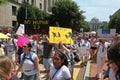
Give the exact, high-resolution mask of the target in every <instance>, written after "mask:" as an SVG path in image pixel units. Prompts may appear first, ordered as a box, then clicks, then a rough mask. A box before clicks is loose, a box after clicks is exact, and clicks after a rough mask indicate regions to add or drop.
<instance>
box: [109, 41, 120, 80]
mask: <svg viewBox="0 0 120 80" xmlns="http://www.w3.org/2000/svg"><path fill="white" fill-rule="evenodd" d="M107 55H108V60H109V65H110V67H111V69H112V70H113V72H114V73H115V78H116V79H114V80H120V42H116V43H115V44H113V45H112V46H111V47H110V49H109V50H108V54H107ZM110 80H113V79H110Z"/></svg>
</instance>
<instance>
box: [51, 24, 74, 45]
mask: <svg viewBox="0 0 120 80" xmlns="http://www.w3.org/2000/svg"><path fill="white" fill-rule="evenodd" d="M49 30H50V31H49V35H50V43H59V42H60V41H62V42H63V43H66V44H73V40H72V38H71V36H72V29H69V28H60V27H52V26H50V29H49Z"/></svg>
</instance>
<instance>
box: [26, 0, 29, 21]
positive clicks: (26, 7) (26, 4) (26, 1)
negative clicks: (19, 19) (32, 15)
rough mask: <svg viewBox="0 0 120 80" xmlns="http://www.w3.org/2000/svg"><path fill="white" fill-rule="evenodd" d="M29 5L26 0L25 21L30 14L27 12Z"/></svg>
mask: <svg viewBox="0 0 120 80" xmlns="http://www.w3.org/2000/svg"><path fill="white" fill-rule="evenodd" d="M28 3H29V0H25V19H27V13H28V11H27V9H28V8H27V7H28Z"/></svg>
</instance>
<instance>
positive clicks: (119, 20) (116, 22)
mask: <svg viewBox="0 0 120 80" xmlns="http://www.w3.org/2000/svg"><path fill="white" fill-rule="evenodd" d="M108 26H109V28H114V29H116V32H117V33H120V12H119V13H117V14H115V15H114V16H112V17H111V18H110V22H109V25H108Z"/></svg>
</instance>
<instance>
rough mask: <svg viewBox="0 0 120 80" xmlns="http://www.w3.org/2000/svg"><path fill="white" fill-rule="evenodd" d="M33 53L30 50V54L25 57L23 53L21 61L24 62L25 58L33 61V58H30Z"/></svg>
mask: <svg viewBox="0 0 120 80" xmlns="http://www.w3.org/2000/svg"><path fill="white" fill-rule="evenodd" d="M33 54H34V52H32V51H31V52H30V54H29V58H27V57H26V54H25V53H23V57H22V63H24V61H25V59H29V60H30V61H31V62H33V63H34V60H33V59H32V56H33Z"/></svg>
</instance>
